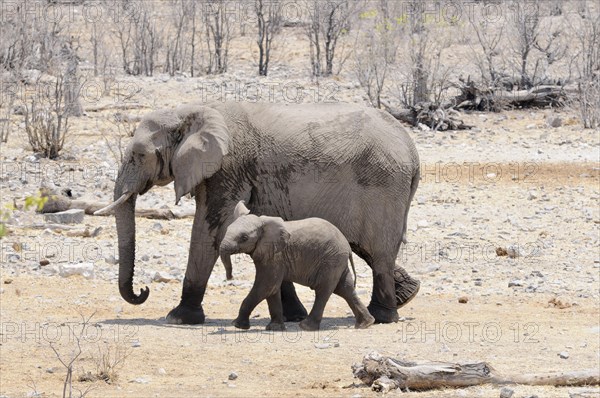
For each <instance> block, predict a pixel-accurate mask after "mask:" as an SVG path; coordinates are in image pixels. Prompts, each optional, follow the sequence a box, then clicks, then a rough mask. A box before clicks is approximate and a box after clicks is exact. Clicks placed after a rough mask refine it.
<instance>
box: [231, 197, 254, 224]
mask: <svg viewBox="0 0 600 398" xmlns="http://www.w3.org/2000/svg"><path fill="white" fill-rule="evenodd" d="M248 214H250V210H248V208H247V207H246V204H245V203H244V201H243V200H240V201H239V202H238V204H237V205H235V209H233V219H234V220H237V219H238V218H239V217H241V216H247V215H248Z"/></svg>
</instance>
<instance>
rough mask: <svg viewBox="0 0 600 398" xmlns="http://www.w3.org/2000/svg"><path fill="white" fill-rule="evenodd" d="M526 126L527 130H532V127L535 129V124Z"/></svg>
mask: <svg viewBox="0 0 600 398" xmlns="http://www.w3.org/2000/svg"><path fill="white" fill-rule="evenodd" d="M525 128H526V129H527V130H532V129H534V128H535V124H528V125H527V126H526V127H525Z"/></svg>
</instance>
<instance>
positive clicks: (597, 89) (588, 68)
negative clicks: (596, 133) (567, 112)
mask: <svg viewBox="0 0 600 398" xmlns="http://www.w3.org/2000/svg"><path fill="white" fill-rule="evenodd" d="M583 5H584V7H583V8H582V9H580V10H579V16H578V18H577V19H576V20H575V21H573V22H571V27H572V30H573V31H574V32H575V37H576V39H577V42H578V43H577V44H578V47H579V48H578V51H577V53H576V56H575V59H576V60H577V61H576V63H575V64H576V65H577V72H578V79H577V94H578V98H577V100H578V102H579V109H580V113H581V119H582V122H583V125H584V127H585V128H596V127H600V10H599V9H598V8H597V5H596V8H595V9H593V8H592V6H590V5H589V4H587V3H584V4H583Z"/></svg>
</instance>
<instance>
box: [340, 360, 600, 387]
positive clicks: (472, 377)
mask: <svg viewBox="0 0 600 398" xmlns="http://www.w3.org/2000/svg"><path fill="white" fill-rule="evenodd" d="M352 372H353V374H354V377H357V378H358V379H360V380H361V381H362V382H363V383H365V384H367V385H369V386H371V388H372V389H373V390H374V391H380V392H387V391H390V390H393V389H398V388H399V389H404V390H407V389H408V390H430V389H436V388H447V387H455V388H456V387H470V386H476V385H481V384H497V385H506V384H526V385H533V386H539V385H551V386H557V387H558V386H586V385H599V384H600V373H599V372H598V369H592V370H583V371H576V372H554V373H533V374H518V375H512V376H504V375H501V374H499V373H498V372H497V371H496V370H495V369H494V368H493V367H492V366H490V365H489V364H488V363H486V362H470V363H451V362H421V363H417V362H409V361H403V360H398V359H394V358H390V357H386V356H382V355H380V354H379V353H377V352H371V353H369V354H367V355H366V356H365V357H364V358H363V361H362V363H360V364H355V365H353V366H352Z"/></svg>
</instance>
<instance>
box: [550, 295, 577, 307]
mask: <svg viewBox="0 0 600 398" xmlns="http://www.w3.org/2000/svg"><path fill="white" fill-rule="evenodd" d="M548 306H549V307H554V308H558V309H560V310H564V309H565V308H571V307H572V306H573V305H572V304H571V303H563V302H562V301H560V300H559V299H557V298H556V297H553V298H551V299H550V300H549V301H548Z"/></svg>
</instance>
